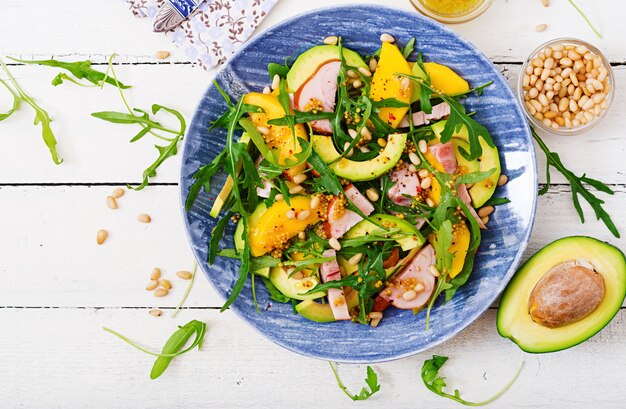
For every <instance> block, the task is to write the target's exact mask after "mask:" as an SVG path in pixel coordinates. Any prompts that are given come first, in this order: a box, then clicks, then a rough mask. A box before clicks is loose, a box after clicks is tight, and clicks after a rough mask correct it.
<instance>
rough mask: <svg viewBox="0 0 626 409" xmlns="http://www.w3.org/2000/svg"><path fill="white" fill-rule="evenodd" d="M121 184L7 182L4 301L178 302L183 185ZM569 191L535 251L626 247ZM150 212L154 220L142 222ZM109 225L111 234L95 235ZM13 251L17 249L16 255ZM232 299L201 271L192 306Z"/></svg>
mask: <svg viewBox="0 0 626 409" xmlns="http://www.w3.org/2000/svg"><path fill="white" fill-rule="evenodd" d="M112 190H113V187H109V186H97V187H85V186H71V187H68V186H55V187H45V186H44V187H41V186H21V187H1V188H0V203H2V212H0V226H2V230H3V232H6V233H5V234H3V235H1V236H0V248H1V249H3V250H2V254H3V255H4V254H6V255H7V256H3V257H2V262H1V263H0V276H2V277H5V278H6V280H5V283H4V284H3V285H2V286H0V306H64V307H79V306H81V307H82V306H87V307H134V306H141V307H149V306H154V305H160V306H175V305H176V303H177V302H178V300H179V299H180V297H181V295H182V293H183V291H184V288H185V285H186V283H185V282H182V281H181V280H179V279H178V278H177V277H176V276H175V272H176V271H178V270H183V269H190V268H191V267H192V263H193V256H192V255H191V252H190V250H189V246H188V243H187V239H186V236H185V232H184V228H183V224H182V221H181V216H180V210H179V207H178V188H177V187H176V186H159V187H151V188H148V189H146V190H145V191H143V192H139V193H136V192H127V193H126V194H125V195H124V196H123V197H122V198H121V199H120V200H119V209H117V210H110V209H109V208H108V207H106V204H105V197H106V196H107V195H108V194H110V192H111V191H112ZM570 195H571V193H570V192H569V189H566V188H564V187H559V188H554V190H552V191H551V192H550V193H549V194H547V195H546V196H544V197H542V198H541V199H540V200H539V212H538V216H537V219H536V221H535V228H534V233H533V236H532V239H531V241H530V244H529V247H528V251H527V254H526V257H528V255H529V254H531V252H534V251H536V250H538V249H539V248H541V247H542V246H544V245H546V244H547V243H549V242H551V241H553V240H555V239H557V238H560V237H563V236H567V235H575V234H585V235H590V236H594V237H597V238H599V239H603V240H607V241H610V242H611V243H613V244H615V245H617V246H620V247H621V248H626V239H625V238H622V239H615V238H613V237H611V235H610V233H609V232H608V230H606V228H605V227H604V226H603V225H602V224H601V223H599V222H596V221H595V220H593V216H592V214H591V213H589V212H588V219H589V220H588V221H587V223H586V224H584V225H581V224H580V222H579V220H578V218H577V215H576V214H575V211H574V209H573V206H572V203H571V198H570ZM625 199H626V188H625V187H618V188H617V193H616V196H615V197H611V198H607V211H608V212H609V213H610V214H611V215H612V216H613V218H614V221H615V223H616V225H617V226H618V228H620V229H621V230H622V233H624V229H625V228H626V213H624V212H623V211H621V207H620V206H621V205H622V204H623V202H624V200H625ZM142 212H147V213H149V214H150V215H151V216H152V218H153V222H152V223H151V224H148V225H143V224H140V223H138V222H137V221H136V220H135V217H136V215H137V214H139V213H142ZM100 228H106V229H108V230H109V232H110V236H109V239H108V240H107V241H106V243H105V244H104V245H102V246H98V245H97V244H96V242H95V235H96V231H97V230H98V229H100ZM9 255H10V256H9ZM155 266H158V267H161V268H162V269H163V271H164V275H165V276H167V278H170V279H172V281H173V282H174V290H173V291H172V294H171V295H170V296H168V297H166V298H161V299H156V298H154V297H153V295H152V294H151V293H150V292H148V291H145V290H144V286H145V285H146V283H147V281H148V276H149V273H150V271H151V270H152V268H153V267H155ZM221 304H222V300H221V299H220V298H219V297H218V296H217V295H216V294H215V293H214V292H213V290H212V289H211V288H210V286H209V285H208V283H207V281H206V279H205V278H204V277H203V276H202V275H201V274H199V276H198V280H196V286H195V288H194V290H193V291H192V293H191V296H190V298H189V302H188V303H187V305H188V306H210V307H217V306H221Z"/></svg>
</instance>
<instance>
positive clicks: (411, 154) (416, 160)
mask: <svg viewBox="0 0 626 409" xmlns="http://www.w3.org/2000/svg"><path fill="white" fill-rule="evenodd" d="M409 160H410V161H411V163H412V164H414V165H415V166H418V165H419V164H420V162H421V161H420V158H419V156H417V154H416V153H415V152H409Z"/></svg>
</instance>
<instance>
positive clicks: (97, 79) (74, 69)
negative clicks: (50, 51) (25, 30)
mask: <svg viewBox="0 0 626 409" xmlns="http://www.w3.org/2000/svg"><path fill="white" fill-rule="evenodd" d="M8 58H10V59H12V60H13V61H16V62H19V63H22V64H37V65H44V66H48V67H55V68H61V69H64V70H67V71H69V72H70V73H71V74H72V75H73V76H74V77H76V79H77V80H82V79H85V80H87V81H89V82H90V83H92V84H93V86H101V85H102V84H104V83H107V84H110V85H113V86H116V87H118V86H119V87H120V88H124V89H126V88H130V85H124V84H122V83H121V82H119V81H117V79H115V78H112V77H110V76H109V75H108V73H106V72H101V71H97V70H94V69H93V68H92V67H91V65H92V62H91V61H89V60H86V61H76V62H66V61H59V60H20V59H17V58H12V57H8ZM63 80H68V81H71V82H73V83H75V84H77V85H81V86H85V84H82V83H80V82H78V81H77V80H75V79H74V78H71V77H69V76H68V75H67V74H63V73H60V74H58V75H57V76H56V77H54V79H53V80H52V85H54V86H57V85H59V84H62V83H63Z"/></svg>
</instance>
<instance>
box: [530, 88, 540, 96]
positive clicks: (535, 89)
mask: <svg viewBox="0 0 626 409" xmlns="http://www.w3.org/2000/svg"><path fill="white" fill-rule="evenodd" d="M528 95H529V96H530V97H531V98H537V95H539V90H538V89H537V88H531V89H530V91H528Z"/></svg>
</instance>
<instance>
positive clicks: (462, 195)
mask: <svg viewBox="0 0 626 409" xmlns="http://www.w3.org/2000/svg"><path fill="white" fill-rule="evenodd" d="M457 192H458V194H459V199H461V200H462V201H463V203H465V204H466V205H467V207H469V211H470V213H471V215H472V217H473V218H474V219H475V220H476V222H477V223H478V226H479V227H480V228H481V229H483V230H487V226H485V223H483V221H482V220H480V216H478V213H476V209H474V207H473V206H472V198H471V196H470V195H469V192H468V191H467V187H466V186H465V184H464V183H461V184H460V185H459V187H458V189H457Z"/></svg>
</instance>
